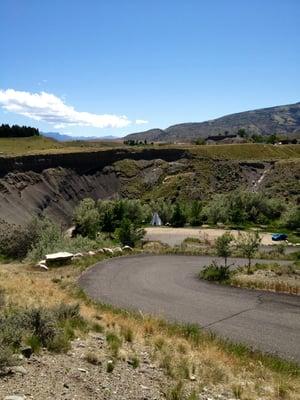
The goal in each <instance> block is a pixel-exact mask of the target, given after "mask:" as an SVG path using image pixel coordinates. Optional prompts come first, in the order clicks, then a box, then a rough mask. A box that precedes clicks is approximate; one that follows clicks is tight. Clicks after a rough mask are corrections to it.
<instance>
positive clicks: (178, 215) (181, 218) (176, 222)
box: [171, 202, 187, 228]
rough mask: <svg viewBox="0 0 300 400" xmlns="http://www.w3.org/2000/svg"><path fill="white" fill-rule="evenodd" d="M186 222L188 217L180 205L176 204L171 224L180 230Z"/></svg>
mask: <svg viewBox="0 0 300 400" xmlns="http://www.w3.org/2000/svg"><path fill="white" fill-rule="evenodd" d="M186 220H187V219H186V215H185V213H184V211H183V209H182V207H181V205H180V203H178V202H177V203H176V204H175V208H174V211H173V215H172V219H171V224H172V226H175V227H177V228H178V227H181V226H184V225H185V223H186Z"/></svg>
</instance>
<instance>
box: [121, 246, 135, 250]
mask: <svg viewBox="0 0 300 400" xmlns="http://www.w3.org/2000/svg"><path fill="white" fill-rule="evenodd" d="M122 250H123V251H133V248H132V247H130V246H127V245H126V246H123V247H122Z"/></svg>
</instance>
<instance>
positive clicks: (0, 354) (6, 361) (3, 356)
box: [0, 345, 14, 369]
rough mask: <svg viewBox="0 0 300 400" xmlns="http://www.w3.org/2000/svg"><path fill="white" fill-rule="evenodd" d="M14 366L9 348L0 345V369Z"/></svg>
mask: <svg viewBox="0 0 300 400" xmlns="http://www.w3.org/2000/svg"><path fill="white" fill-rule="evenodd" d="M13 364H14V359H13V352H12V350H11V349H10V348H8V347H5V346H2V345H0V369H2V368H5V367H10V366H11V365H13Z"/></svg>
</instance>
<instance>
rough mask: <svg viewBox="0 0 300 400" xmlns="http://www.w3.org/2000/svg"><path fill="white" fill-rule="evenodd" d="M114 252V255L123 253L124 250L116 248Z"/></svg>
mask: <svg viewBox="0 0 300 400" xmlns="http://www.w3.org/2000/svg"><path fill="white" fill-rule="evenodd" d="M113 252H114V253H122V252H123V250H122V249H121V247H114V248H113Z"/></svg>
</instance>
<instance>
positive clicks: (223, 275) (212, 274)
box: [199, 261, 230, 282]
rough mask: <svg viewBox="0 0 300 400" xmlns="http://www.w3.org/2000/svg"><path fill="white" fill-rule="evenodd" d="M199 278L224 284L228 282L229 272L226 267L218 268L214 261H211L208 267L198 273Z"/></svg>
mask: <svg viewBox="0 0 300 400" xmlns="http://www.w3.org/2000/svg"><path fill="white" fill-rule="evenodd" d="M199 278H200V279H205V280H206V281H212V282H224V281H228V280H229V278H230V271H229V268H228V267H225V266H219V265H217V263H216V262H215V261H213V262H212V263H211V264H210V265H208V266H206V267H205V268H203V270H202V271H200V273H199Z"/></svg>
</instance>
